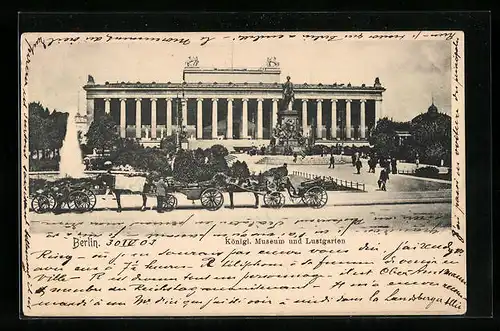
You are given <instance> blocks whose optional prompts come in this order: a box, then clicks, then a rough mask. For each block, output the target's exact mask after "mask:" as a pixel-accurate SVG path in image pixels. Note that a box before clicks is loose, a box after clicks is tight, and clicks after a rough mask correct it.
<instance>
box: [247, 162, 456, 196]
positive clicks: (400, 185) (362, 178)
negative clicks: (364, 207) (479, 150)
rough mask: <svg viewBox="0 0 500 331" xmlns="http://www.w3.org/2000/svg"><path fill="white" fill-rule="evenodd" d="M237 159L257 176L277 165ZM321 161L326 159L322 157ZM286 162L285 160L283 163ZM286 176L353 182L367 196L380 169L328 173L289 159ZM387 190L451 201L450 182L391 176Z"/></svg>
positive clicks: (340, 167)
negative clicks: (441, 194)
mask: <svg viewBox="0 0 500 331" xmlns="http://www.w3.org/2000/svg"><path fill="white" fill-rule="evenodd" d="M237 157H238V159H239V160H240V161H245V162H246V163H247V164H248V167H249V169H250V170H251V171H255V172H257V173H258V172H260V171H262V172H263V171H266V170H268V169H270V168H274V167H276V166H278V165H275V164H258V163H257V162H259V160H261V159H262V158H263V157H262V156H249V155H244V154H239V155H238V156H237ZM266 158H267V159H272V158H273V156H267V157H266ZM276 158H279V159H280V160H281V159H283V157H282V156H279V157H276ZM324 159H328V156H325V157H324ZM285 160H286V159H285ZM287 165H288V172H289V173H290V174H292V173H293V171H297V172H301V173H306V174H311V175H313V176H326V177H333V178H337V179H339V180H343V181H352V182H358V183H361V184H365V190H366V191H368V192H379V193H382V192H380V191H379V189H378V186H377V181H378V178H379V174H380V170H381V168H380V167H379V166H377V168H376V170H375V173H369V172H368V164H367V162H366V160H363V167H362V168H361V171H360V174H357V171H356V168H355V167H353V166H352V164H351V163H344V164H336V165H335V169H329V168H328V164H326V165H321V164H320V165H314V164H308V165H294V164H293V157H292V156H290V157H289V160H287ZM387 190H388V191H390V192H410V193H411V192H426V191H449V192H450V197H451V182H449V181H443V180H436V179H428V178H420V177H414V176H410V175H402V174H390V176H389V181H388V182H387Z"/></svg>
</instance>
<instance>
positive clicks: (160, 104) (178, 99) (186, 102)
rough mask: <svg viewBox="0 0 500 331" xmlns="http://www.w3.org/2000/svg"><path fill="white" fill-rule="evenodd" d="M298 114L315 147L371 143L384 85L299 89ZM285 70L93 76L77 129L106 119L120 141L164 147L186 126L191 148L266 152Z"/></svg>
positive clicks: (194, 64)
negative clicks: (118, 78)
mask: <svg viewBox="0 0 500 331" xmlns="http://www.w3.org/2000/svg"><path fill="white" fill-rule="evenodd" d="M291 81H292V82H293V83H294V93H295V101H294V105H293V108H294V109H296V110H298V111H299V124H300V126H301V128H300V130H301V131H302V134H303V135H306V136H311V135H315V139H316V141H317V143H323V144H328V143H338V142H348V143H349V144H350V143H355V144H366V143H367V138H368V136H369V133H370V131H371V129H372V128H373V127H374V125H375V123H376V121H377V120H378V119H379V118H381V117H382V116H383V115H382V93H383V92H384V91H385V88H384V87H383V86H382V85H381V84H380V81H379V79H378V78H376V79H375V82H374V83H373V84H371V85H365V84H362V85H361V86H354V85H351V84H350V83H348V84H339V83H336V82H332V83H329V84H322V83H317V84H313V83H309V82H303V83H299V82H294V81H293V77H291ZM283 82H284V78H283V77H281V69H280V67H279V63H277V62H276V61H272V60H270V59H269V58H268V61H267V64H266V65H265V66H263V67H260V68H203V67H198V61H197V59H196V61H193V60H192V59H191V60H190V61H188V62H186V66H185V68H184V70H183V79H182V82H166V83H165V82H150V83H145V82H135V83H134V82H115V83H112V82H105V83H104V84H98V83H96V82H95V81H94V78H93V77H92V76H90V75H89V77H88V82H87V84H86V85H85V86H84V87H83V88H84V90H85V91H86V100H87V107H86V114H85V115H79V116H78V117H77V119H76V120H77V123H78V124H79V125H81V126H83V127H86V129H88V127H89V126H90V124H91V123H92V121H93V120H94V119H95V118H97V117H98V116H100V115H101V114H104V113H108V114H110V115H111V116H112V118H113V119H114V120H115V122H116V123H117V124H119V125H118V130H119V133H120V136H121V137H123V138H137V139H139V140H140V142H141V143H143V144H144V145H153V146H154V145H158V144H159V142H160V140H161V139H162V138H163V137H166V136H169V135H171V134H173V133H175V132H176V130H177V128H178V127H180V126H182V127H184V128H185V130H186V131H187V137H188V141H189V145H190V147H192V148H196V147H200V146H202V145H212V144H214V140H217V141H218V142H217V143H220V144H224V145H226V146H241V147H244V146H250V145H267V144H268V143H269V140H270V139H271V135H272V132H273V128H274V127H275V125H276V123H277V121H278V110H279V109H278V108H279V104H280V103H279V101H280V99H281V97H282V85H283Z"/></svg>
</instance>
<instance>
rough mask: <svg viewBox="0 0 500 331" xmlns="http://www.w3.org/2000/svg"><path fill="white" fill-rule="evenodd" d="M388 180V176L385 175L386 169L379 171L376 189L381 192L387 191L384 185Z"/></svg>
mask: <svg viewBox="0 0 500 331" xmlns="http://www.w3.org/2000/svg"><path fill="white" fill-rule="evenodd" d="M388 180H389V175H388V173H387V169H386V168H382V170H380V176H379V178H378V188H379V189H381V190H382V191H387V189H386V183H387V181H388Z"/></svg>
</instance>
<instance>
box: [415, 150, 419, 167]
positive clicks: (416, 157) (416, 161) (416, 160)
mask: <svg viewBox="0 0 500 331" xmlns="http://www.w3.org/2000/svg"><path fill="white" fill-rule="evenodd" d="M415 164H416V165H417V168H418V166H419V164H420V159H419V158H418V153H417V155H416V156H415Z"/></svg>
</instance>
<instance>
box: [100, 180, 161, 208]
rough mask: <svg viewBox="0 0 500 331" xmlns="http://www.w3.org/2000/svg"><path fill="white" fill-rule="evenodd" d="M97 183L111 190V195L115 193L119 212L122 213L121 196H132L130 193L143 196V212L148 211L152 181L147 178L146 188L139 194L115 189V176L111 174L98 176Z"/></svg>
mask: <svg viewBox="0 0 500 331" xmlns="http://www.w3.org/2000/svg"><path fill="white" fill-rule="evenodd" d="M95 183H96V184H98V185H99V186H100V187H105V188H106V189H109V191H110V192H111V193H113V194H114V195H115V197H116V204H117V210H116V211H117V212H118V213H120V212H121V211H122V204H121V195H122V194H127V193H128V194H130V193H138V194H141V196H142V206H141V211H144V210H146V204H147V201H148V197H147V194H148V193H149V192H151V187H152V185H151V181H150V179H149V178H148V177H147V176H146V183H145V184H144V187H143V188H142V190H141V191H138V192H131V191H130V190H121V189H116V188H115V176H114V175H113V174H112V173H111V172H106V173H105V174H101V175H98V176H97V178H96V179H95ZM106 192H107V190H106Z"/></svg>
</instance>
